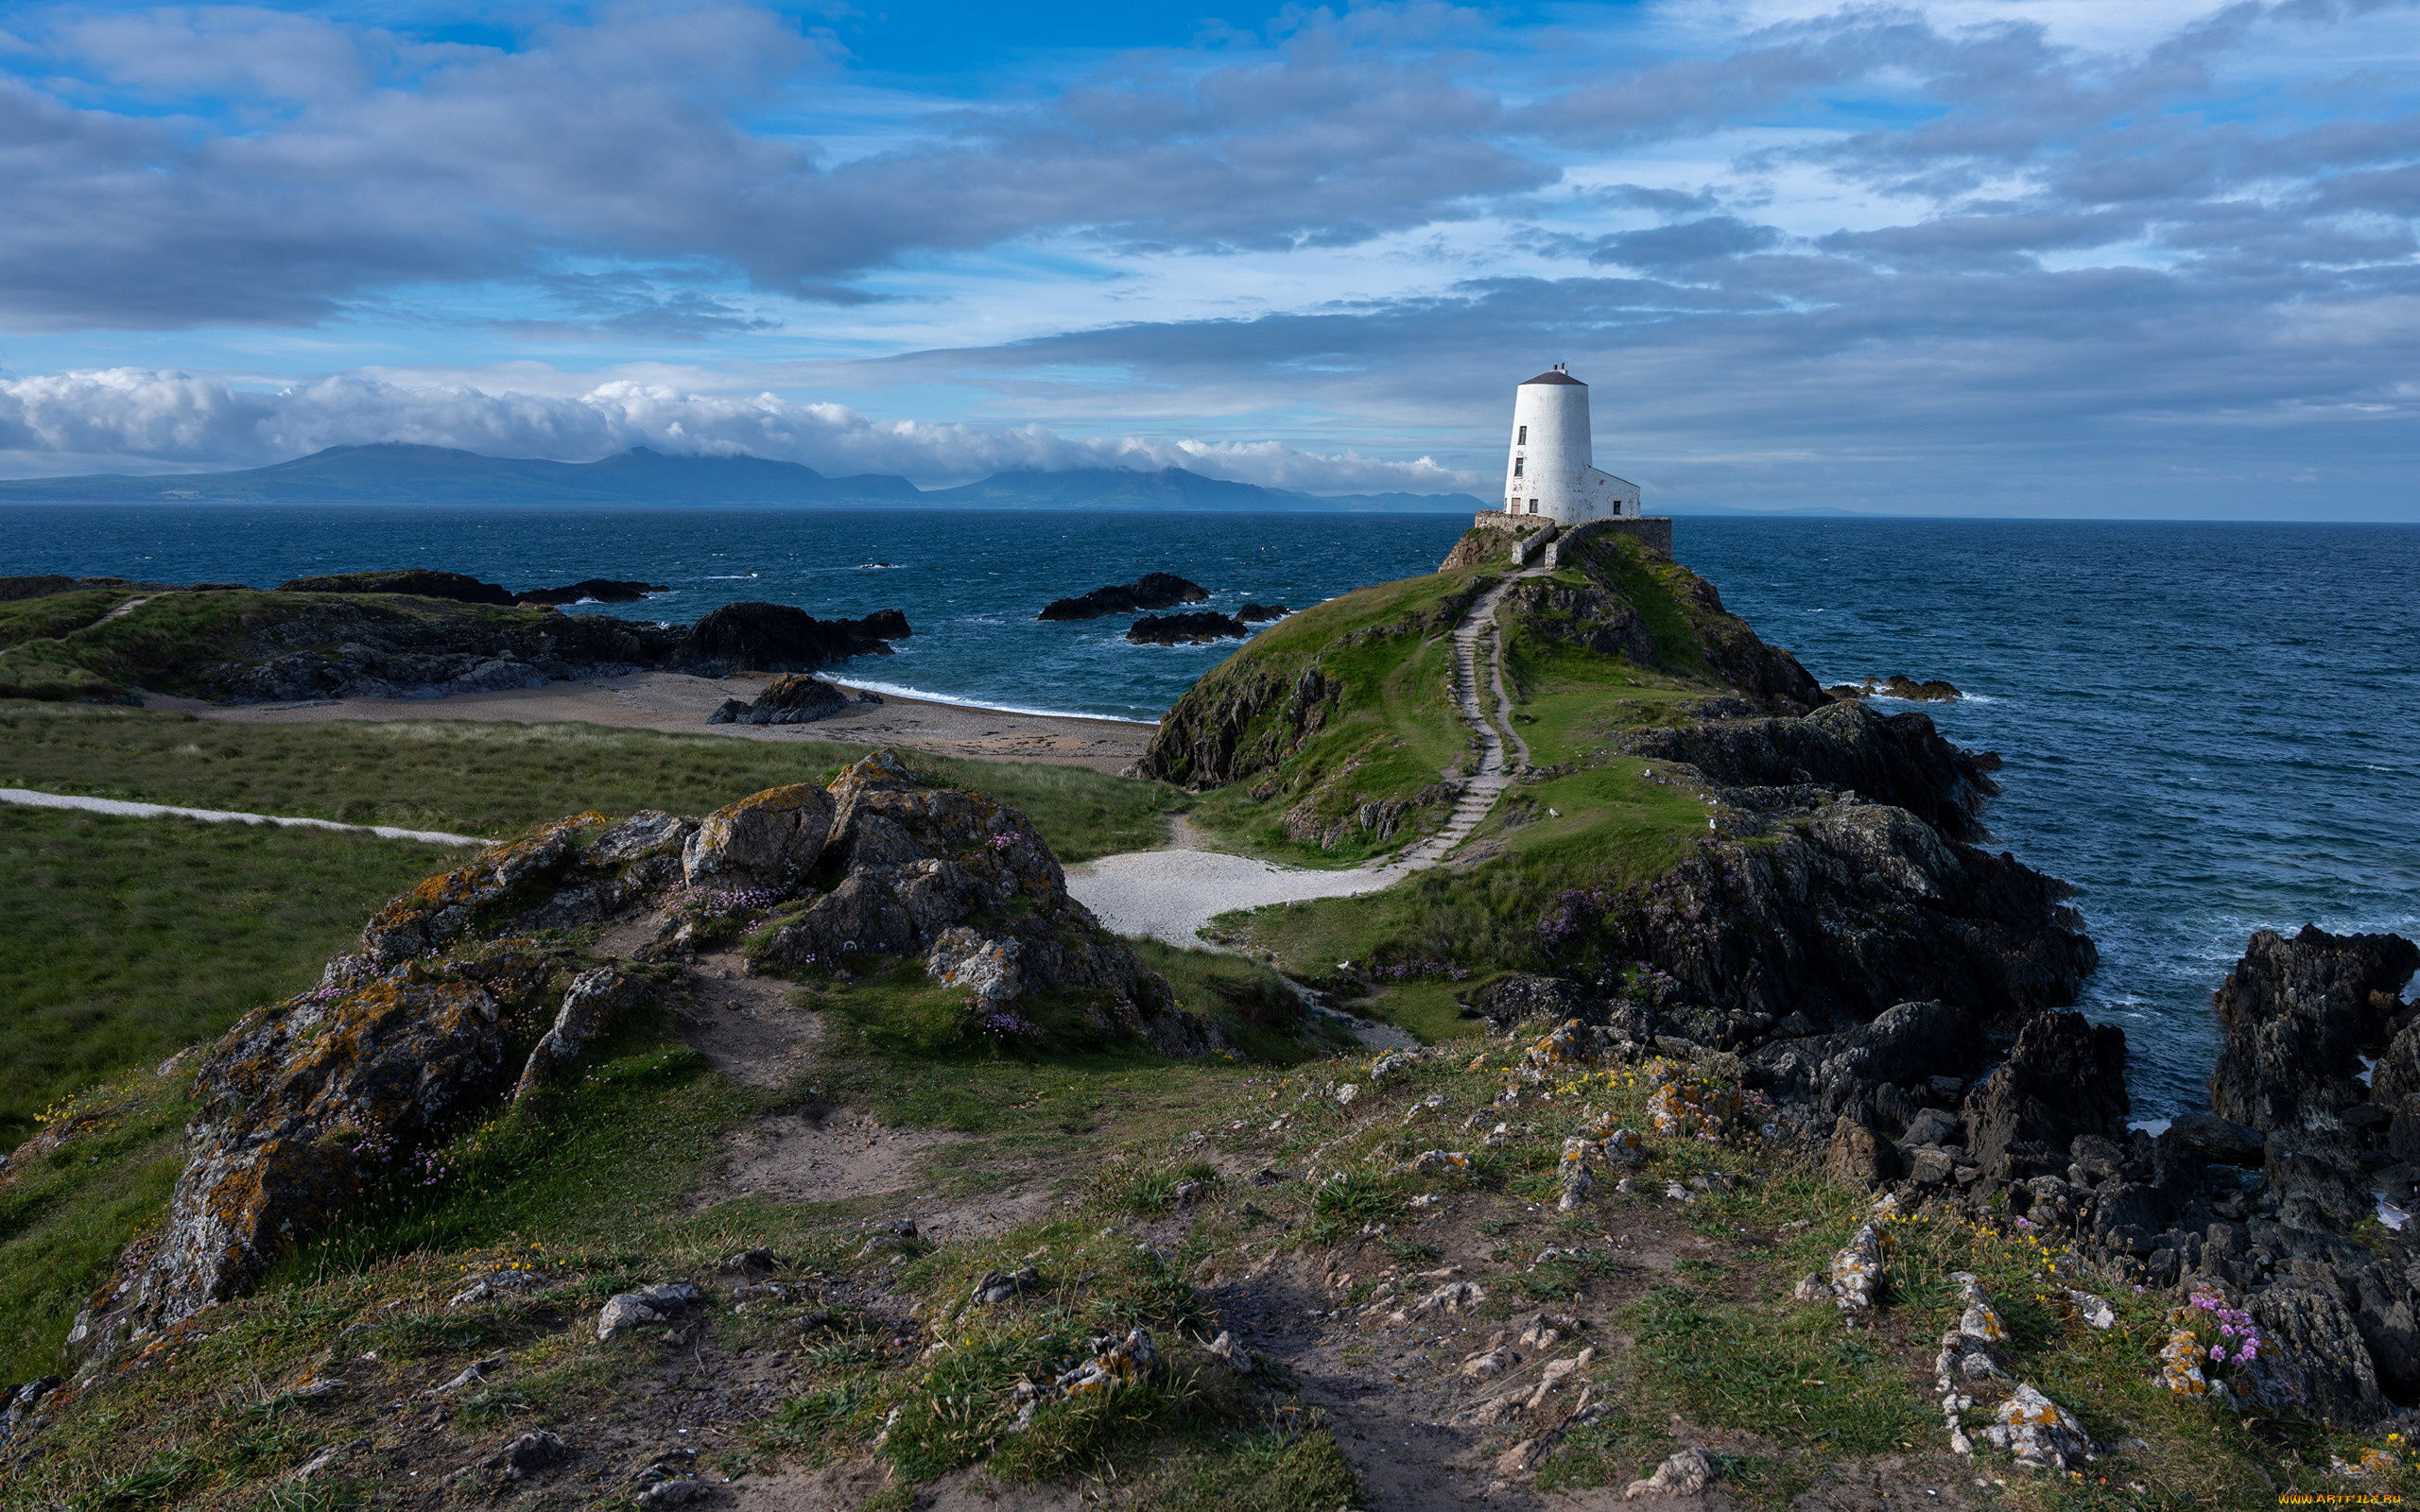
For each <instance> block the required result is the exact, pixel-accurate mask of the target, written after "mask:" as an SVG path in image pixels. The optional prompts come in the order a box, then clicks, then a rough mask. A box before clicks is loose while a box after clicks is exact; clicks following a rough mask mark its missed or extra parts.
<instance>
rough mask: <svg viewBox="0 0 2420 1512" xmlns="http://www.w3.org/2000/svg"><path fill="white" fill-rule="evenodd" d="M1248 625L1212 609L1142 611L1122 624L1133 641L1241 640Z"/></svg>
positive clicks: (1202, 642) (1198, 642) (1249, 631)
mask: <svg viewBox="0 0 2420 1512" xmlns="http://www.w3.org/2000/svg"><path fill="white" fill-rule="evenodd" d="M1250 634H1252V627H1250V626H1248V625H1246V624H1244V623H1243V622H1242V621H1241V620H1238V619H1236V618H1234V617H1232V616H1230V615H1226V614H1220V613H1218V612H1216V611H1204V612H1201V613H1195V614H1146V615H1144V616H1143V617H1142V618H1141V619H1139V620H1136V621H1135V622H1134V623H1133V624H1132V625H1130V626H1128V627H1126V638H1127V639H1128V640H1129V641H1132V642H1133V643H1134V644H1136V645H1206V644H1209V643H1211V642H1212V641H1218V640H1226V639H1236V640H1241V639H1243V638H1244V637H1246V636H1249V635H1250Z"/></svg>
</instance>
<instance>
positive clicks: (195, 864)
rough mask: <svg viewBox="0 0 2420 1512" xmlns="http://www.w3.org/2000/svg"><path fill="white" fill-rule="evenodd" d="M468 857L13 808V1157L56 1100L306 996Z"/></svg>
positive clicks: (4, 815)
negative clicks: (396, 909)
mask: <svg viewBox="0 0 2420 1512" xmlns="http://www.w3.org/2000/svg"><path fill="white" fill-rule="evenodd" d="M459 854H460V852H459V851H454V850H448V849H446V848H443V847H439V846H431V845H426V844H423V843H419V842H415V841H403V840H380V839H377V838H375V837H373V836H370V835H355V834H343V833H329V832H326V831H310V830H287V829H278V828H273V827H270V826H266V825H263V826H253V825H245V824H209V823H200V822H197V821H193V820H187V819H132V818H116V817H112V816H104V815H97V814H76V813H69V812H63V811H56V810H44V809H23V808H10V807H0V859H4V860H5V864H0V1005H6V1006H5V1007H4V1008H0V1065H6V1066H7V1067H8V1068H9V1074H8V1075H7V1076H6V1077H0V1147H8V1146H13V1145H14V1144H16V1143H17V1142H18V1141H20V1140H22V1139H24V1138H25V1137H26V1135H27V1134H28V1133H30V1132H32V1129H33V1120H34V1118H35V1117H36V1115H38V1114H39V1113H40V1112H41V1111H42V1109H43V1108H44V1107H45V1106H46V1105H47V1104H49V1103H51V1102H53V1101H54V1100H56V1099H59V1098H62V1097H66V1096H69V1095H72V1094H74V1093H75V1092H77V1091H80V1090H82V1089H83V1088H85V1087H88V1086H90V1085H92V1084H93V1083H95V1082H96V1081H99V1080H102V1079H105V1078H107V1077H111V1076H113V1075H115V1074H118V1073H119V1072H121V1071H123V1070H125V1069H127V1068H128V1067H130V1066H136V1065H148V1064H150V1063H152V1062H155V1061H157V1060H159V1059H160V1058H161V1057H164V1056H166V1055H169V1054H171V1053H172V1052H174V1051H177V1050H180V1049H182V1048H183V1047H184V1046H186V1045H189V1044H193V1043H195V1042H197V1041H199V1040H206V1039H209V1038H211V1037H212V1036H215V1035H216V1034H218V1033H219V1032H220V1031H221V1030H223V1029H225V1028H226V1027H227V1025H228V1024H229V1023H231V1022H233V1021H234V1020H235V1019H236V1018H237V1017H238V1016H240V1015H241V1014H243V1013H244V1012H246V1011H247V1010H249V1009H251V1008H253V1007H256V1006H258V1005H261V1004H263V1003H268V1002H273V1001H275V1000H276V999H279V998H283V997H286V996H289V995H290V994H292V993H295V992H299V991H301V990H302V988H306V987H308V986H309V985H310V984H311V983H312V982H313V981H314V980H316V979H317V978H318V976H319V974H320V966H321V965H322V964H323V963H324V962H325V961H326V960H327V958H328V957H329V956H330V955H333V954H337V953H338V952H340V951H342V950H344V949H345V948H346V947H347V945H348V944H349V943H350V942H351V940H352V939H353V937H354V935H355V934H356V933H357V932H358V931H359V930H360V928H361V925H362V922H363V920H365V919H368V918H369V917H370V915H371V914H372V912H373V911H375V910H376V908H377V907H378V905H379V904H380V903H382V902H386V900H387V899H389V898H390V897H392V896H393V895H394V894H396V893H397V892H400V891H402V890H403V889H404V888H406V887H408V886H410V885H412V884H413V883H415V882H417V881H419V880H420V879H421V878H423V877H425V876H427V875H429V874H430V873H432V872H435V871H438V870H441V869H443V868H445V867H447V866H450V865H453V864H454V863H455V862H456V861H457V860H458V858H459Z"/></svg>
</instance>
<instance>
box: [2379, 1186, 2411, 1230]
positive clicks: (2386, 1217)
mask: <svg viewBox="0 0 2420 1512" xmlns="http://www.w3.org/2000/svg"><path fill="white" fill-rule="evenodd" d="M2378 1222H2380V1223H2382V1224H2384V1225H2386V1226H2387V1227H2388V1228H2390V1229H2400V1228H2402V1227H2403V1226H2404V1225H2405V1224H2407V1223H2410V1222H2411V1214H2410V1213H2408V1212H2406V1211H2403V1210H2402V1209H2401V1208H2398V1207H2396V1206H2395V1205H2394V1203H2392V1202H2389V1201H2388V1200H2387V1199H2386V1194H2385V1193H2383V1192H2381V1193H2379V1194H2378Z"/></svg>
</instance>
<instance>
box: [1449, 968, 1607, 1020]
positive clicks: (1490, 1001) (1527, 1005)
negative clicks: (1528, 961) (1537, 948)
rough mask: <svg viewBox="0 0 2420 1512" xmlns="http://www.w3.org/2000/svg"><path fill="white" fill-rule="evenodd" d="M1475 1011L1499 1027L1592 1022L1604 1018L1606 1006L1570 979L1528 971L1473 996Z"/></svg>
mask: <svg viewBox="0 0 2420 1512" xmlns="http://www.w3.org/2000/svg"><path fill="white" fill-rule="evenodd" d="M1470 1005H1471V1006H1472V1007H1474V1008H1476V1009H1478V1012H1479V1015H1480V1017H1482V1018H1485V1019H1490V1020H1493V1021H1494V1022H1497V1023H1516V1022H1520V1021H1522V1020H1524V1019H1553V1020H1555V1021H1557V1022H1562V1021H1564V1020H1566V1019H1582V1020H1585V1021H1588V1022H1597V1021H1599V1020H1600V1019H1601V1018H1602V1017H1603V1016H1604V1008H1605V1005H1604V1004H1603V1003H1602V1002H1600V1001H1599V1000H1598V999H1597V998H1595V997H1593V996H1591V995H1590V994H1589V992H1588V990H1587V989H1586V988H1582V986H1581V985H1580V984H1579V983H1577V982H1574V981H1571V980H1570V979H1569V978H1567V977H1560V976H1537V975H1533V974H1531V973H1530V972H1527V971H1514V972H1513V973H1511V974H1510V975H1506V976H1501V977H1498V978H1496V979H1495V981H1493V982H1490V983H1489V984H1488V985H1487V986H1486V987H1484V988H1480V989H1479V990H1478V992H1477V993H1475V994H1473V995H1472V997H1471V1000H1470Z"/></svg>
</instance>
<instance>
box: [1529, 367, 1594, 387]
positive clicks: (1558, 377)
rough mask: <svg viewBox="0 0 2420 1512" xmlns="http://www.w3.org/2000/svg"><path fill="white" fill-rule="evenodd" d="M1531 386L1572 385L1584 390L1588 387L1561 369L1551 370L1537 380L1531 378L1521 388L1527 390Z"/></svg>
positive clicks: (1538, 376) (1543, 373)
mask: <svg viewBox="0 0 2420 1512" xmlns="http://www.w3.org/2000/svg"><path fill="white" fill-rule="evenodd" d="M1530 384H1572V385H1575V386H1577V387H1582V388H1585V387H1588V386H1587V385H1586V384H1583V383H1581V382H1580V380H1579V379H1577V378H1574V377H1573V376H1571V374H1569V373H1567V372H1565V371H1564V370H1563V369H1560V368H1554V369H1548V370H1547V371H1545V372H1542V373H1540V374H1538V375H1537V376H1536V377H1535V378H1531V379H1530V380H1528V381H1527V382H1525V383H1523V384H1522V385H1521V387H1524V388H1527V387H1530Z"/></svg>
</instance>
